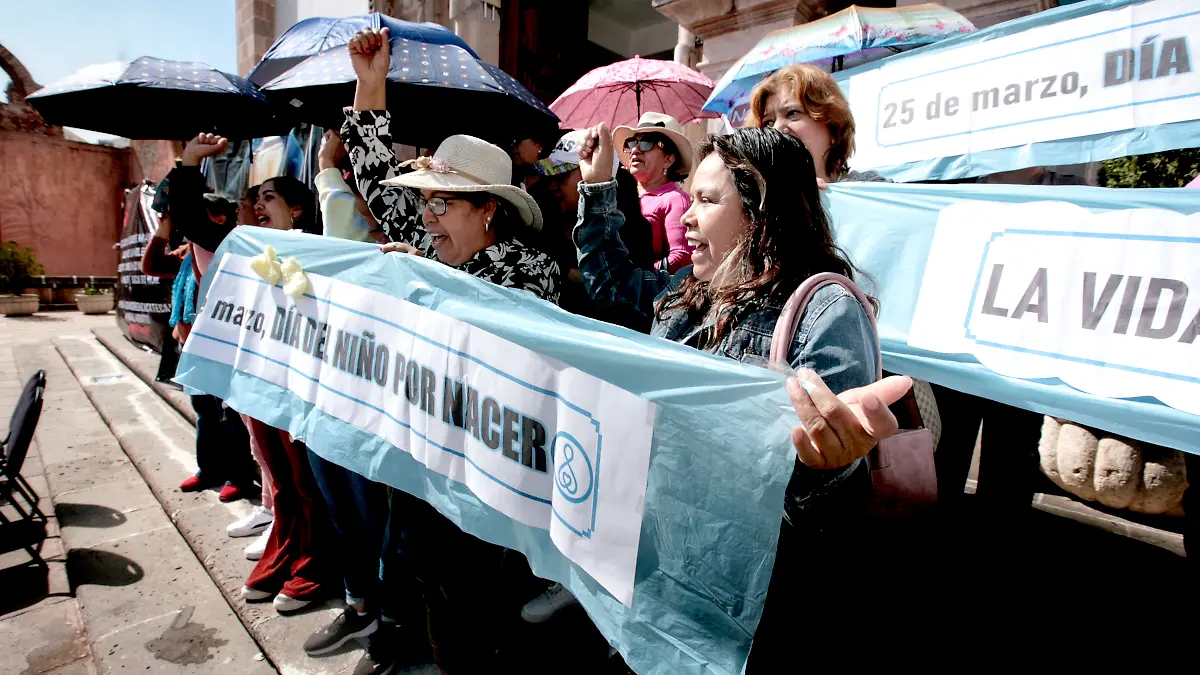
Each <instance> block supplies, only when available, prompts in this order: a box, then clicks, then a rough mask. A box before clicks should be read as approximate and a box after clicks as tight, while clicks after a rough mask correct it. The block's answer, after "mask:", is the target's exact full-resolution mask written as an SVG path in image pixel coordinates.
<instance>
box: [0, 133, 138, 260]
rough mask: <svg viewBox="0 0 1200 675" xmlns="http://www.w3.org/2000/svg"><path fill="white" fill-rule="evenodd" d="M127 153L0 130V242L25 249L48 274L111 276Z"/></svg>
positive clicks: (43, 136) (125, 176)
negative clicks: (31, 252)
mask: <svg viewBox="0 0 1200 675" xmlns="http://www.w3.org/2000/svg"><path fill="white" fill-rule="evenodd" d="M129 156H130V151H129V150H126V149H118V148H109V147H105V146H99V145H90V144H87V143H77V142H75V141H68V140H65V139H62V138H53V137H50V136H45V135H38V134H29V133H20V132H9V131H0V195H4V198H3V199H0V240H3V241H8V240H15V241H16V242H18V243H19V244H20V245H22V246H28V247H29V248H32V249H33V250H34V252H35V253H37V257H38V261H39V262H40V263H41V264H42V265H43V266H44V267H45V268H46V274H47V275H52V276H60V275H80V276H84V275H96V276H112V275H115V274H116V269H117V252H116V251H114V250H113V244H115V243H116V242H117V240H118V238H119V234H120V231H121V210H122V194H123V190H124V188H125V187H126V186H127V185H128V184H129V164H130V161H129Z"/></svg>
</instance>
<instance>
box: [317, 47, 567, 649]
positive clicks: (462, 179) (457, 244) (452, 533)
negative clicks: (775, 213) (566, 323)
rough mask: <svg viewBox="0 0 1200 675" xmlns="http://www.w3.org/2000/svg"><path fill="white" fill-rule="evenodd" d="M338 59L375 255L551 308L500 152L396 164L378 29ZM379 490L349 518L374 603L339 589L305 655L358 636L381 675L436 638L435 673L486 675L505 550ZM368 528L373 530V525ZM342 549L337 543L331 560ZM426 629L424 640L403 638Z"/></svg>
mask: <svg viewBox="0 0 1200 675" xmlns="http://www.w3.org/2000/svg"><path fill="white" fill-rule="evenodd" d="M349 51H350V59H351V62H352V64H353V65H354V70H355V72H356V74H357V75H358V84H357V88H356V90H355V95H354V106H353V108H348V109H346V111H345V113H346V121H345V124H343V126H342V133H341V137H342V139H343V141H344V143H345V146H346V149H347V151H348V152H349V155H350V161H351V165H352V167H353V169H354V179H355V182H356V183H357V184H358V187H359V191H360V194H362V195H363V197H364V198H365V199H366V201H367V206H368V208H369V209H370V211H371V213H372V214H373V215H374V216H375V219H376V220H377V221H378V223H379V225H380V227H381V228H382V229H383V230H384V232H385V233H386V234H387V237H388V239H390V240H391V243H389V244H385V245H384V246H383V247H381V250H383V251H384V252H385V253H407V254H413V255H420V256H424V257H428V258H432V259H435V260H437V261H439V262H441V263H443V264H445V265H448V266H450V267H453V268H455V269H458V270H461V271H464V272H467V273H468V274H471V275H473V276H476V277H479V278H480V279H484V280H486V281H490V282H492V283H494V284H497V285H499V286H505V287H510V288H519V289H522V290H526V291H530V292H532V293H533V294H534V295H536V296H538V297H539V298H542V299H544V300H547V301H549V302H553V303H557V302H558V299H559V292H560V277H561V271H560V268H559V266H558V264H557V263H556V262H554V260H553V259H551V258H550V256H548V255H546V254H545V253H543V252H541V251H538V250H535V249H534V248H531V247H530V246H529V245H528V244H532V243H533V242H534V240H535V238H536V235H537V234H538V231H540V230H541V228H542V213H541V210H540V209H539V208H538V205H537V204H536V203H535V202H534V200H533V199H532V198H531V197H530V196H529V195H528V194H526V193H525V191H524V190H522V189H521V188H519V187H516V186H514V185H512V184H511V183H512V179H513V164H512V158H511V157H510V156H509V154H508V153H507V152H505V151H504V150H502V149H501V148H499V147H497V146H495V145H492V144H491V143H488V142H486V141H484V140H481V139H479V138H475V137H473V136H465V135H456V136H450V137H449V138H447V139H446V140H444V141H443V142H442V144H441V145H440V146H439V147H438V149H437V151H436V152H435V153H434V154H433V156H432V157H419V158H417V159H415V160H410V161H407V162H400V161H399V159H398V158H397V157H396V154H395V152H394V151H393V149H392V136H391V131H390V124H391V121H392V120H391V115H390V114H389V113H388V111H387V100H386V82H387V72H388V65H389V58H390V51H391V50H390V47H389V44H388V31H387V29H386V28H385V29H382V30H372V29H367V30H363V31H359V32H358V33H357V34H356V35H355V36H354V38H353V39H351V41H350V43H349ZM428 112H429V114H430V115H436V114H437V111H436V110H433V109H431V110H429V111H428ZM389 492H390V494H389V498H388V504H387V507H386V514H385V517H383V518H380V517H379V515H380V514H379V513H378V511H379V510H380V509H379V508H377V507H370V506H367V507H365V508H364V509H363V513H362V514H361V516H362V518H361V520H362V522H363V523H366V524H367V525H368V526H369V528H370V530H371V531H370V532H367V533H365V534H364V535H363V536H366V537H372V538H378V539H379V540H381V543H382V547H381V548H382V551H381V555H380V561H379V562H380V564H379V565H378V566H377V568H376V569H378V571H379V579H378V581H379V584H378V585H377V586H376V587H375V589H374V590H373V591H372V594H373V595H374V596H375V597H363V598H359V597H358V594H357V593H355V594H354V596H355V597H353V598H351V597H350V595H351V594H350V593H349V590H350V589H347V591H348V597H347V608H346V610H345V611H344V612H343V613H342V615H340V616H339V617H338V618H337V619H335V620H334V621H333V623H331V624H330V625H329V626H328V627H326V628H323V629H321V630H320V631H318V632H317V633H314V634H313V636H312V637H310V638H309V640H308V642H306V650H307V651H308V652H309V653H310V654H318V653H325V652H327V651H330V650H331V649H335V648H336V647H338V646H340V645H341V644H344V643H345V642H346V641H348V639H349V638H353V637H366V636H368V635H369V636H370V638H371V639H370V641H369V646H368V650H367V653H366V654H365V655H364V656H363V659H362V661H360V663H359V666H358V668H357V669H356V670H355V672H384V671H386V672H391V670H390V669H391V668H393V667H394V666H395V664H396V663H397V662H398V661H399V660H400V659H402V658H404V657H406V656H411V654H404V653H402V652H403V651H404V650H405V649H408V650H410V651H411V650H412V649H414V645H413V643H412V638H418V639H423V638H425V637H428V638H429V639H430V641H431V642H436V644H435V645H434V653H435V659H436V660H437V662H438V665H439V666H440V667H442V669H443V672H486V670H487V668H486V663H487V662H488V661H489V658H491V657H494V654H495V649H494V647H495V646H496V645H495V643H494V641H493V640H496V639H499V637H498V635H496V633H495V631H493V630H491V626H492V625H493V623H494V621H495V620H497V619H498V617H499V613H498V612H499V609H498V607H499V604H500V603H499V602H498V601H497V600H496V597H495V596H496V593H497V592H499V591H501V590H502V589H503V588H504V583H503V581H502V580H501V579H500V578H499V576H498V575H499V574H500V573H501V564H502V561H503V560H504V559H505V556H506V551H505V549H503V548H501V547H499V546H494V545H492V544H488V543H486V542H483V541H480V540H479V539H476V538H474V537H472V536H470V535H468V534H465V533H464V532H462V530H460V529H458V527H457V526H456V525H454V524H453V523H452V522H451V521H450V520H448V519H446V518H445V517H443V516H442V515H441V514H440V513H438V512H437V511H436V510H435V509H434V508H433V507H431V506H429V505H428V504H426V503H425V502H423V501H421V500H420V499H418V498H416V497H413V496H411V495H408V494H405V493H403V492H401V491H399V490H390V491H389ZM379 522H383V523H385V525H383V526H380V527H376V526H375V525H373V524H374V523H379ZM335 524H336V523H335ZM379 530H383V531H379ZM349 550H350V547H345V548H344V550H343V551H342V554H343V556H348V555H349ZM418 584H419V585H418ZM414 591H419V592H420V593H423V594H424V596H425V601H424V602H421V599H420V598H419V597H415V596H416V595H417V593H415V592H414ZM364 595H365V594H364ZM351 600H357V601H359V602H352V601H351ZM414 610H418V611H417V612H414ZM426 612H428V624H427V623H426ZM375 617H378V619H379V620H378V622H377V623H376V622H375V621H374V619H375ZM515 619H516V616H515V610H514V616H513V617H512V620H515ZM426 625H428V631H429V632H428V635H413V634H412V633H411V632H409V631H411V630H412V629H413V628H417V629H419V630H420V631H423V630H424V629H425V628H426ZM489 636H491V638H489Z"/></svg>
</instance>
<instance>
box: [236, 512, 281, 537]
mask: <svg viewBox="0 0 1200 675" xmlns="http://www.w3.org/2000/svg"><path fill="white" fill-rule="evenodd" d="M274 521H275V514H273V513H271V509H268V508H264V507H262V506H256V507H254V510H253V511H251V512H250V515H248V516H246V517H245V518H239V519H238V520H235V521H233V522H232V523H230V524H229V527H227V528H225V533H226V534H228V535H229V536H231V537H253V536H254V535H256V534H258V533H259V532H262V531H263V530H265V529H267V528H268V527H270V526H271V523H272V522H274Z"/></svg>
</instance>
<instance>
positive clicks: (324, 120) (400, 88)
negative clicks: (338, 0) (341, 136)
mask: <svg viewBox="0 0 1200 675" xmlns="http://www.w3.org/2000/svg"><path fill="white" fill-rule="evenodd" d="M391 48H392V58H391V65H390V68H389V69H388V86H387V102H388V110H390V111H391V113H392V117H393V123H392V129H391V130H392V135H393V137H394V138H395V139H396V141H397V142H399V143H405V144H408V145H415V146H418V147H427V148H430V147H435V146H436V145H437V144H438V143H439V142H440V141H441V140H442V139H444V138H445V137H447V136H449V135H451V134H471V135H473V136H478V137H480V138H483V139H487V140H489V141H493V142H496V143H506V142H508V141H511V140H513V139H517V138H540V137H543V136H547V135H557V133H558V132H557V130H558V117H556V116H555V115H554V113H553V112H551V111H550V109H549V108H547V107H546V105H545V104H543V103H542V102H541V101H539V100H538V99H537V98H536V97H535V96H534V95H533V94H531V93H530V92H529V90H528V89H526V88H525V87H523V86H521V84H520V83H519V82H517V81H516V80H514V79H513V78H512V77H510V76H509V75H508V74H507V73H505V72H504V71H502V70H500V69H499V68H497V67H495V66H493V65H491V64H489V63H484V62H483V61H480V60H478V59H476V58H474V57H473V56H472V55H471V53H470V52H468V51H467V50H465V49H463V48H461V47H458V46H457V45H451V44H429V43H424V42H416V41H412V40H407V39H404V38H392V40H391ZM355 81H356V77H355V74H354V67H353V66H352V65H351V63H350V53H349V51H348V49H347V47H345V46H341V47H335V48H333V49H330V50H328V51H326V52H325V53H323V54H321V55H319V56H314V57H312V58H310V59H308V60H306V61H304V62H302V63H300V64H299V65H297V66H295V67H294V68H292V69H291V70H289V71H287V72H286V73H284V74H282V75H280V76H279V77H277V78H275V79H274V80H272V81H271V82H269V83H268V84H266V85H265V86H264V87H263V91H264V92H265V93H266V94H267V96H268V97H270V98H271V99H272V100H273V101H275V102H276V104H277V105H278V106H279V107H288V108H292V109H293V111H294V114H295V115H296V116H297V117H298V118H299V119H301V120H304V121H306V122H311V123H313V124H317V125H319V126H323V127H327V128H335V129H336V128H337V127H339V126H341V123H342V119H343V113H342V108H343V107H344V106H348V105H350V104H351V103H353V102H354V87H355Z"/></svg>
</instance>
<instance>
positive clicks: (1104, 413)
mask: <svg viewBox="0 0 1200 675" xmlns="http://www.w3.org/2000/svg"><path fill="white" fill-rule="evenodd" d="M1198 195H1200V191H1197V190H1195V189H1191V188H1174V189H1157V190H1123V189H1121V190H1116V189H1106V188H1093V187H1077V186H1059V187H1049V186H1006V185H982V184H981V185H899V184H887V183H844V184H837V185H832V186H830V189H829V194H828V207H829V209H830V212H831V213H832V215H833V220H834V223H835V228H836V236H837V240H838V242H839V243H840V244H841V245H842V246H843V247H844V248H845V249H846V250H847V252H849V254H850V256H851V258H852V259H853V260H854V262H855V263H856V264H857V265H859V266H860V267H861V268H863V269H865V270H866V271H867V272H868V273H870V274H871V276H872V277H873V278H874V282H875V288H876V290H877V294H878V297H879V298H880V301H881V304H882V311H881V314H880V317H879V333H880V340H881V343H882V348H883V365H884V368H886V369H887V370H890V371H892V372H898V373H902V374H905V375H911V376H913V377H918V378H921V379H924V380H929V381H931V382H936V383H938V384H941V385H945V386H947V387H950V388H952V389H956V390H959V391H964V392H968V393H971V394H975V395H977V396H982V397H984V398H987V399H992V400H995V401H1001V402H1004V403H1007V404H1009V405H1012V406H1016V407H1019V408H1025V409H1028V410H1034V411H1036V412H1040V413H1044V414H1047V415H1054V416H1057V417H1064V418H1067V419H1070V420H1073V421H1075V422H1078V423H1080V424H1084V425H1087V426H1091V427H1097V428H1100V429H1105V430H1107V431H1110V432H1113V433H1116V434H1120V435H1123V436H1128V437H1131V438H1136V439H1140V440H1143V441H1147V442H1150V443H1155V444H1158V445H1165V446H1167V447H1171V448H1176V449H1179V450H1184V451H1186V452H1190V453H1196V454H1200V417H1198V416H1196V415H1192V414H1189V413H1186V412H1182V411H1180V410H1176V409H1174V408H1170V407H1168V406H1165V405H1163V404H1161V403H1160V402H1158V401H1157V400H1155V399H1152V398H1136V399H1113V398H1102V397H1098V396H1093V395H1090V394H1087V393H1084V392H1082V391H1079V390H1077V389H1075V388H1073V387H1070V386H1068V385H1066V384H1064V383H1062V382H1061V381H1059V380H1057V379H1046V380H1022V379H1016V378H1011V377H1004V376H1001V375H997V374H996V373H994V372H992V371H991V370H989V369H987V368H985V367H984V366H982V365H980V364H979V362H978V361H977V360H976V359H975V357H973V356H971V355H967V354H942V353H934V352H929V351H924V350H920V349H914V348H912V347H910V346H909V345H908V335H909V329H910V327H911V325H912V318H913V314H914V310H915V309H916V306H917V298H918V295H919V294H920V291H921V283H922V279H923V277H924V274H925V267H926V261H927V260H928V258H929V251H930V245H931V243H932V242H933V237H934V230H935V228H936V226H937V220H938V216H939V214H940V212H941V211H942V209H944V208H946V207H948V206H950V205H952V204H958V203H963V202H971V201H976V202H979V201H983V202H1000V203H1006V204H1016V203H1023V202H1036V201H1062V202H1070V203H1072V204H1075V205H1077V206H1081V207H1083V208H1085V209H1088V210H1089V211H1091V212H1093V213H1102V212H1106V211H1113V210H1126V209H1136V208H1156V209H1165V210H1168V211H1175V212H1177V213H1182V214H1193V213H1196V212H1198V211H1200V196H1198ZM1196 236H1197V237H1200V231H1197V232H1196ZM1189 318H1190V317H1189ZM1194 346H1195V348H1196V349H1198V350H1200V341H1197V343H1196V344H1195V345H1194ZM1180 367H1181V368H1186V367H1187V366H1186V365H1181V366H1180Z"/></svg>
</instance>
